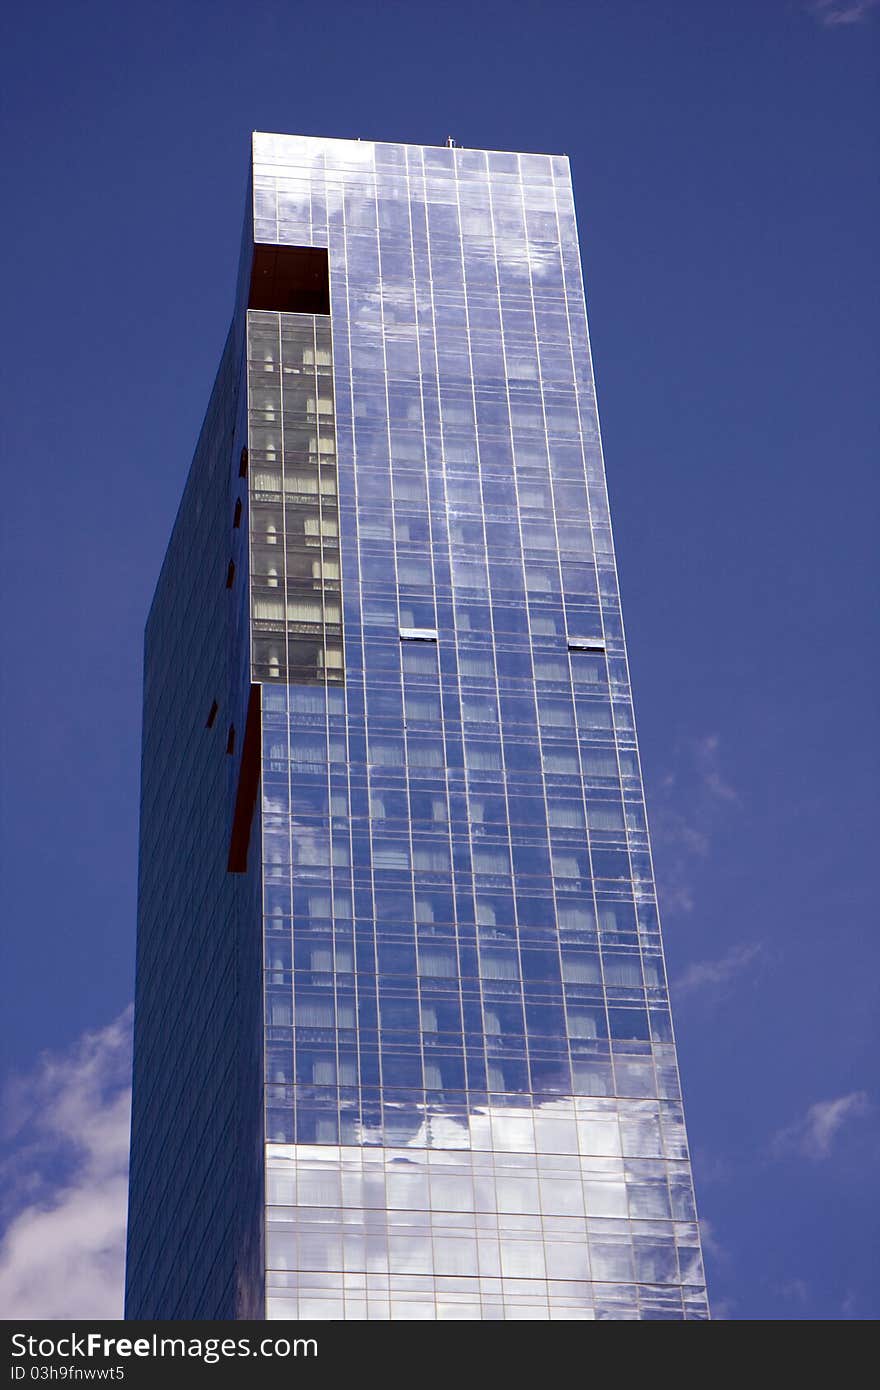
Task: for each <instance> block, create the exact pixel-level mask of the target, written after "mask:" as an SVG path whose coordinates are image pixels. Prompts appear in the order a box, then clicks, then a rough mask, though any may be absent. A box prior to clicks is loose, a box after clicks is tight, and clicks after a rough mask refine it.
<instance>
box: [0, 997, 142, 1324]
mask: <svg viewBox="0 0 880 1390" xmlns="http://www.w3.org/2000/svg"><path fill="white" fill-rule="evenodd" d="M130 1076H131V1009H130V1008H128V1009H126V1010H125V1011H124V1012H123V1013H122V1014H120V1016H119V1017H118V1018H117V1019H114V1021H113V1022H112V1023H111V1024H109V1025H108V1026H107V1027H106V1028H102V1029H99V1030H98V1031H97V1032H92V1033H85V1034H83V1036H82V1037H81V1038H79V1039H78V1041H77V1042H76V1043H75V1044H74V1045H73V1046H72V1047H71V1048H70V1049H69V1050H68V1051H67V1052H65V1053H62V1054H57V1053H55V1054H53V1053H44V1054H43V1056H42V1057H41V1058H40V1060H39V1062H38V1064H37V1065H36V1067H35V1068H34V1070H33V1072H32V1073H31V1074H29V1075H27V1076H21V1077H16V1078H15V1079H14V1080H13V1081H12V1082H11V1083H10V1084H9V1085H8V1087H7V1089H6V1096H5V1097H4V1100H5V1105H4V1113H5V1115H6V1117H7V1120H6V1126H5V1134H4V1156H3V1160H2V1163H0V1181H2V1186H3V1191H4V1197H3V1212H2V1215H3V1219H4V1227H5V1229H4V1232H3V1237H2V1241H0V1306H2V1308H3V1310H4V1317H6V1318H7V1319H13V1318H28V1319H31V1318H57V1319H76V1318H118V1317H121V1316H122V1296H123V1276H124V1259H125V1217H126V1197H127V1173H128V1140H129V1114H130V1106H131V1088H130Z"/></svg>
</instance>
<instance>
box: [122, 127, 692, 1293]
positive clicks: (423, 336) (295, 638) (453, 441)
mask: <svg viewBox="0 0 880 1390" xmlns="http://www.w3.org/2000/svg"><path fill="white" fill-rule="evenodd" d="M251 193H252V197H249V202H248V213H247V218H246V223H245V233H244V246H243V253H242V262H241V272H240V275H239V283H238V290H237V298H236V307H235V312H234V317H233V322H232V327H231V329H230V333H229V338H228V340H227V344H226V348H225V350H224V353H223V357H222V361H221V365H220V370H219V373H218V376H217V381H216V384H215V387H214V391H213V394H212V397H211V402H210V405H209V408H208V412H207V416H206V419H205V424H204V427H203V430H202V434H201V437H200V440H199V444H198V448H197V451H196V455H195V459H194V462H193V465H192V469H191V471H190V475H189V480H188V482H187V485H186V489H185V492H184V497H183V501H182V504H181V508H180V512H179V514H178V518H177V521H176V523H175V527H174V532H173V535H172V539H171V543H170V546H169V550H168V554H167V557H166V560H165V564H164V567H163V570H162V574H161V577H160V580H159V584H158V588H157V592H156V597H155V600H154V603H153V607H152V610H151V613H150V617H149V621H148V625H147V634H146V665H145V697H144V699H145V706H144V710H145V712H144V745H143V784H142V808H141V870H140V906H139V926H138V964H137V995H136V1020H135V1077H134V1115H133V1124H132V1168H131V1195H130V1217H129V1250H128V1269H127V1306H126V1312H127V1316H129V1317H146V1318H153V1317H156V1318H159V1317H161V1318H248V1317H251V1318H253V1317H255V1318H273V1319H274V1318H281V1319H284V1318H291V1319H295V1318H304V1319H308V1318H323V1319H349V1318H350V1319H364V1318H367V1319H388V1318H390V1319H419V1318H428V1319H435V1318H436V1319H510V1318H514V1319H584V1318H624V1319H625V1318H652V1319H653V1318H672V1319H703V1318H705V1317H707V1316H708V1312H707V1304H706V1294H705V1287H704V1279H703V1271H702V1263H701V1257H700V1246H699V1238H698V1230H697V1224H696V1213H695V1209H694V1199H693V1188H692V1182H691V1172H690V1165H689V1160H688V1150H687V1143H686V1137H685V1129H684V1120H683V1116H682V1107H681V1098H680V1092H679V1083H678V1074H677V1068H676V1058H675V1046H674V1042H673V1035H672V1025H671V1020H670V1013H669V999H668V993H667V987H666V977H665V972H664V962H663V952H662V946H661V939H660V928H659V923H658V917H657V906H656V899H655V892H654V882H653V875H652V866H651V852H650V846H649V840H648V829H647V824H646V819H645V807H644V801H643V794H642V784H641V777H640V771H639V760H638V752H637V747H636V735H635V728H634V723H633V711H632V701H631V696H630V686H629V677H628V670H627V660H626V651H625V645H624V635H623V627H622V624H621V616H620V604H619V597H618V588H617V578H616V572H615V562H614V553H613V548H612V541H611V529H610V524H609V515H608V499H607V494H606V490H605V480H604V473H603V463H602V452H601V444H600V437H599V424H598V418H597V413H596V400H595V394H594V387H593V376H592V370H591V363H590V347H589V341H588V336H587V322H586V314H585V307H584V291H583V284H582V279H581V267H580V259H579V253H578V242H577V232H576V227H575V214H574V206H573V200H572V188H571V178H570V172H569V164H568V160H567V159H566V158H564V157H558V156H546V155H533V154H507V153H496V152H493V151H488V152H487V151H483V150H467V149H457V148H446V147H441V148H438V147H433V146H424V147H422V146H413V145H395V144H378V143H377V144H374V143H371V142H367V141H350V140H329V139H327V140H325V139H316V138H311V137H295V136H282V135H263V134H258V135H255V136H254V141H253V174H252V184H251Z"/></svg>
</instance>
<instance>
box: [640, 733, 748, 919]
mask: <svg viewBox="0 0 880 1390" xmlns="http://www.w3.org/2000/svg"><path fill="white" fill-rule="evenodd" d="M737 805H739V796H738V795H737V793H736V791H735V790H734V788H733V787H732V786H731V785H730V783H729V782H728V781H727V780H726V778H725V777H724V776H723V775H722V771H721V757H720V739H719V737H718V735H717V734H706V735H704V736H703V737H702V738H691V739H684V740H682V741H681V742H680V743H679V744H678V745H677V746H676V748H675V753H674V760H673V768H672V770H671V771H669V772H667V773H666V775H665V776H664V777H663V778H662V779H661V782H660V785H659V787H658V788H657V789H656V791H654V790H652V789H651V788H649V789H648V807H649V814H650V821H651V829H652V834H653V841H654V850H655V853H654V860H655V868H656V871H657V885H658V890H659V894H660V907H661V909H663V910H664V911H665V912H667V913H673V914H675V913H690V912H692V911H693V908H694V899H695V887H694V880H695V877H696V870H697V867H698V865H699V864H700V863H701V862H703V861H705V860H706V859H707V858H708V857H709V853H710V851H711V847H712V843H713V840H714V838H715V835H716V833H717V831H718V829H719V827H720V825H721V823H722V819H723V817H724V815H725V814H726V813H727V812H728V811H729V810H730V809H731V808H732V807H734V806H737Z"/></svg>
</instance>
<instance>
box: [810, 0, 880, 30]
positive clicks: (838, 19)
mask: <svg viewBox="0 0 880 1390" xmlns="http://www.w3.org/2000/svg"><path fill="white" fill-rule="evenodd" d="M878 4H880V0H810V11H811V13H812V14H813V15H815V17H816V19H818V21H819V23H820V24H821V25H823V26H824V27H825V28H826V29H833V28H836V27H837V25H839V24H861V23H863V22H864V20H866V19H867V18H868V17H869V15H870V14H871V11H872V10H875V9H876V8H877V6H878Z"/></svg>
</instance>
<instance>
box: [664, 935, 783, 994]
mask: <svg viewBox="0 0 880 1390" xmlns="http://www.w3.org/2000/svg"><path fill="white" fill-rule="evenodd" d="M763 953H764V948H763V946H762V945H761V944H760V942H757V941H753V942H750V943H744V944H743V945H741V946H733V947H731V949H730V950H729V951H727V952H726V954H725V955H723V956H719V958H718V959H717V960H701V961H695V962H694V963H693V965H689V966H688V968H687V970H685V971H684V972H683V974H681V975H679V977H678V979H676V980H673V982H672V986H671V988H672V993H673V994H674V995H675V996H676V998H678V999H681V998H682V997H683V996H684V995H686V994H695V993H697V992H700V991H709V990H712V991H718V990H720V989H723V987H724V986H725V985H727V984H730V982H731V981H732V980H734V979H736V977H737V976H738V975H741V974H742V973H743V972H744V971H745V970H747V969H748V968H749V966H750V965H751V964H752V963H753V962H754V961H756V960H757V959H758V958H759V957H760V956H761V955H763Z"/></svg>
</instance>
